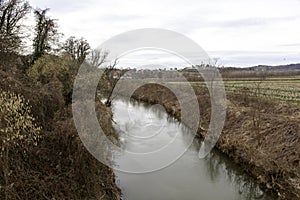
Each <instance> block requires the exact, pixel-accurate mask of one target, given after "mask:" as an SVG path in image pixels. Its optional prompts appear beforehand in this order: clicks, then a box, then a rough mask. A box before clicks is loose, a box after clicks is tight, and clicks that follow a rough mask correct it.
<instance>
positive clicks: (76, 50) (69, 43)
mask: <svg viewBox="0 0 300 200" xmlns="http://www.w3.org/2000/svg"><path fill="white" fill-rule="evenodd" d="M63 48H64V50H65V51H66V52H68V53H69V54H70V55H71V56H72V58H73V59H75V60H76V61H77V62H78V63H79V64H82V63H83V61H84V60H85V58H86V56H87V55H88V54H89V50H90V49H91V47H90V45H89V43H88V42H87V40H85V39H84V38H80V39H76V38H75V37H74V36H72V37H69V38H68V39H67V40H66V42H65V44H64V46H63Z"/></svg>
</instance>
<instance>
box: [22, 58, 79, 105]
mask: <svg viewBox="0 0 300 200" xmlns="http://www.w3.org/2000/svg"><path fill="white" fill-rule="evenodd" d="M78 68H79V65H78V63H77V62H76V61H75V60H74V59H73V58H72V57H71V56H70V55H68V54H63V55H61V56H55V55H44V56H43V57H41V58H39V59H38V60H37V61H35V63H34V64H33V66H32V67H31V68H30V69H29V70H28V72H27V74H28V76H29V78H30V79H31V80H32V81H33V82H40V83H41V84H43V85H44V84H48V83H50V82H51V81H54V80H59V81H60V82H61V83H62V85H63V88H62V91H61V92H62V94H63V96H64V98H65V102H66V103H67V104H68V103H70V102H71V96H72V89H73V81H74V79H75V76H76V73H77V70H78Z"/></svg>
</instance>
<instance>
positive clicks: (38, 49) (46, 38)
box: [33, 8, 58, 61]
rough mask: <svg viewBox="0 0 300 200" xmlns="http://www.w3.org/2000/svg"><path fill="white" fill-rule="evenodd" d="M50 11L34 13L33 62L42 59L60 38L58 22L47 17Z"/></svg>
mask: <svg viewBox="0 0 300 200" xmlns="http://www.w3.org/2000/svg"><path fill="white" fill-rule="evenodd" d="M48 11H49V9H48V8H47V9H44V10H41V9H36V10H35V11H34V15H35V19H36V26H35V38H34V40H33V47H34V53H33V61H35V60H37V59H38V58H40V57H41V56H42V55H44V54H45V53H46V52H49V51H51V49H52V48H51V43H54V42H55V41H56V40H57V37H58V30H57V29H58V26H57V24H56V22H55V21H56V20H54V19H51V18H49V17H48V16H46V13H47V12H48Z"/></svg>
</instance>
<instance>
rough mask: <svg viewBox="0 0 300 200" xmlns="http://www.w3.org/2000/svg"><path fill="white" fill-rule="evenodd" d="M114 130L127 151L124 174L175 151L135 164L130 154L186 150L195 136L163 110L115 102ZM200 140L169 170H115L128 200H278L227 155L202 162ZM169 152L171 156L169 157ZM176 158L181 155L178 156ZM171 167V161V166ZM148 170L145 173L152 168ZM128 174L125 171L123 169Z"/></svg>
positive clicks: (121, 158)
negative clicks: (165, 147) (172, 145)
mask: <svg viewBox="0 0 300 200" xmlns="http://www.w3.org/2000/svg"><path fill="white" fill-rule="evenodd" d="M113 114H114V118H113V119H114V122H115V124H114V127H115V128H116V130H117V131H118V132H119V136H120V141H121V143H122V148H123V150H124V151H123V152H122V153H121V154H117V155H115V157H114V162H115V165H116V166H118V167H119V168H120V169H122V168H126V169H128V168H130V169H133V170H134V169H139V167H143V166H147V167H148V166H149V165H151V167H156V166H159V165H155V164H156V163H155V164H154V165H153V166H152V164H153V162H163V161H165V160H167V161H168V160H170V155H174V153H173V152H174V149H172V148H169V149H167V150H166V151H170V152H167V153H162V154H158V156H157V157H158V159H157V160H151V164H150V163H148V164H147V165H145V163H147V160H146V159H145V160H143V159H139V160H134V159H132V157H131V156H130V155H129V154H128V153H127V152H135V153H147V152H153V151H155V150H159V149H161V148H163V147H164V146H165V145H169V143H170V141H173V144H175V145H176V149H180V151H181V149H182V150H184V149H185V147H186V146H187V144H189V141H190V137H192V135H191V133H190V132H189V129H188V128H187V127H185V126H184V125H183V124H181V123H180V122H178V121H177V120H175V119H174V118H172V117H170V116H169V115H168V114H167V113H166V112H165V111H164V109H163V108H162V107H161V106H158V105H149V104H146V103H140V102H136V101H133V100H132V101H128V100H123V99H116V100H114V101H113ZM198 151H199V141H198V140H197V139H195V140H194V141H193V142H192V144H191V145H190V147H189V148H188V149H187V151H186V152H185V153H184V154H183V155H182V156H181V157H180V158H178V159H176V160H175V162H172V163H171V164H170V165H168V166H167V165H166V167H164V168H162V169H160V170H156V171H153V172H151V171H149V172H147V173H140V174H134V173H127V172H122V171H119V170H115V174H116V176H117V184H118V186H119V187H120V188H121V190H122V194H123V199H125V200H182V199H184V200H201V199H203V200H211V199H213V200H235V199H236V200H254V199H262V200H269V199H274V198H273V197H272V196H271V195H270V194H267V193H264V192H263V191H262V190H261V189H260V187H259V186H258V185H257V184H256V182H255V180H254V179H253V178H251V177H249V176H248V175H247V174H245V173H244V172H243V171H242V170H241V168H240V167H239V166H237V165H236V164H234V163H233V162H232V161H230V160H229V159H228V158H227V157H226V156H224V155H223V154H221V153H220V152H218V151H217V150H213V151H212V152H211V153H210V154H209V155H208V156H207V157H206V158H205V159H199V158H198ZM168 153H169V154H168ZM175 154H176V153H175ZM166 163H167V162H166ZM147 167H145V169H148V168H147ZM123 171H124V170H123Z"/></svg>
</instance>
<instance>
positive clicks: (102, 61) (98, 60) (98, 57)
mask: <svg viewBox="0 0 300 200" xmlns="http://www.w3.org/2000/svg"><path fill="white" fill-rule="evenodd" d="M108 54H109V52H108V51H103V50H101V49H100V50H99V49H96V50H93V51H92V52H91V55H90V63H91V64H92V66H95V67H97V68H99V69H102V70H103V76H102V78H101V80H100V86H102V87H105V92H103V91H102V92H103V93H105V94H106V101H105V105H106V106H107V107H110V106H111V102H112V100H113V92H114V89H115V88H116V85H117V83H118V81H119V80H120V79H121V77H122V76H123V75H124V74H125V73H126V70H120V69H117V68H116V66H117V64H118V58H116V59H114V60H113V61H112V62H108V61H107V57H108ZM106 63H108V64H106Z"/></svg>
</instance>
